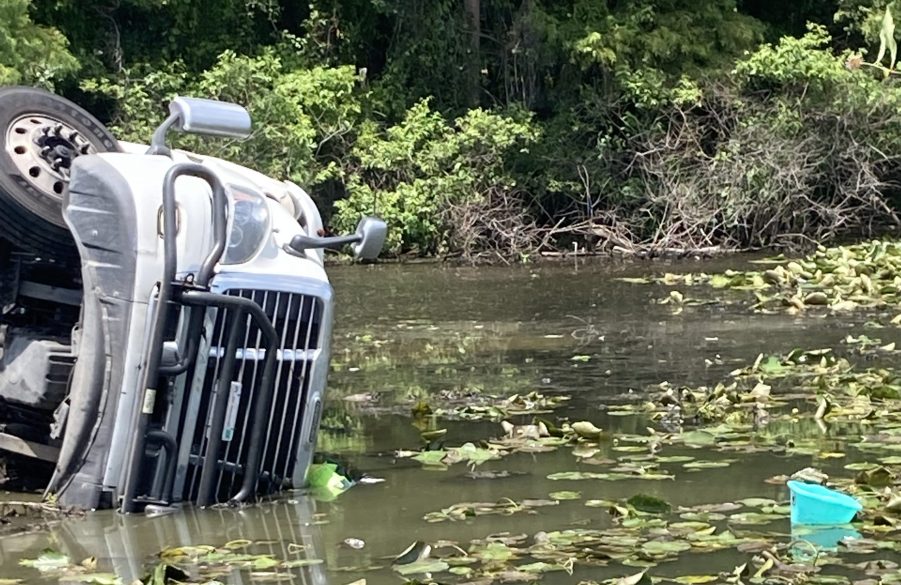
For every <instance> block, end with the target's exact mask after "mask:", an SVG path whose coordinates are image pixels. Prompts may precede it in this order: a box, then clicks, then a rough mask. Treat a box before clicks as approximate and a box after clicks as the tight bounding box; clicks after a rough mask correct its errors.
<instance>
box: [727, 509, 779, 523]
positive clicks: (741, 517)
mask: <svg viewBox="0 0 901 585" xmlns="http://www.w3.org/2000/svg"><path fill="white" fill-rule="evenodd" d="M782 518H784V516H782V515H780V514H764V513H761V512H742V513H739V514H733V515H731V516H729V522H730V523H731V524H769V523H770V522H773V521H775V520H781V519H782Z"/></svg>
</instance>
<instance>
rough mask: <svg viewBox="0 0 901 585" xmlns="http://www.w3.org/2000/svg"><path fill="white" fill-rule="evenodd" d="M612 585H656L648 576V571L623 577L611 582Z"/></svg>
mask: <svg viewBox="0 0 901 585" xmlns="http://www.w3.org/2000/svg"><path fill="white" fill-rule="evenodd" d="M611 583H612V585H654V581H653V580H652V579H651V577H650V576H648V574H647V571H642V572H641V573H636V574H634V575H629V576H628V577H621V578H619V579H616V580H613V581H611Z"/></svg>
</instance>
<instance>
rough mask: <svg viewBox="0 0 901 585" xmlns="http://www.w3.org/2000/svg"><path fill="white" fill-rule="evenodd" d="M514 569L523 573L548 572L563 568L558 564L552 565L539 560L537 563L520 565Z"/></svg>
mask: <svg viewBox="0 0 901 585" xmlns="http://www.w3.org/2000/svg"><path fill="white" fill-rule="evenodd" d="M516 570H517V571H522V572H523V573H550V572H551V571H562V570H564V569H563V567H561V566H560V565H552V564H550V563H545V562H544V561H539V562H537V563H529V564H527V565H520V566H518V567H516Z"/></svg>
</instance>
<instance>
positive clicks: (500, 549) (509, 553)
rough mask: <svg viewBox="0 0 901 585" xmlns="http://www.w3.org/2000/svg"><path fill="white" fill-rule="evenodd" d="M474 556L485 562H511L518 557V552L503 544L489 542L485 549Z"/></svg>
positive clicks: (476, 552)
mask: <svg viewBox="0 0 901 585" xmlns="http://www.w3.org/2000/svg"><path fill="white" fill-rule="evenodd" d="M472 554H473V555H474V556H476V557H478V558H480V559H482V560H483V561H509V560H510V559H513V558H515V557H516V552H515V551H514V550H513V549H511V548H510V547H509V546H507V545H506V544H504V543H502V542H489V543H488V544H487V545H486V546H485V548H483V549H481V550H477V551H475V552H473V553H472Z"/></svg>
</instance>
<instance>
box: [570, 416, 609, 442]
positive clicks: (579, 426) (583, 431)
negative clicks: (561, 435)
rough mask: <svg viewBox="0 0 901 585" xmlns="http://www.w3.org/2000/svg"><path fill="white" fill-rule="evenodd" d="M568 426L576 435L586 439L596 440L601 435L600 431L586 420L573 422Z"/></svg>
mask: <svg viewBox="0 0 901 585" xmlns="http://www.w3.org/2000/svg"><path fill="white" fill-rule="evenodd" d="M570 426H571V427H572V430H573V431H575V433H576V434H577V435H579V436H580V437H584V438H586V439H596V438H598V437H600V436H601V433H602V432H603V431H601V429H599V428H597V427H596V426H594V424H593V423H591V422H590V421H587V420H581V421H578V422H574V423H572V424H571V425H570Z"/></svg>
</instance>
